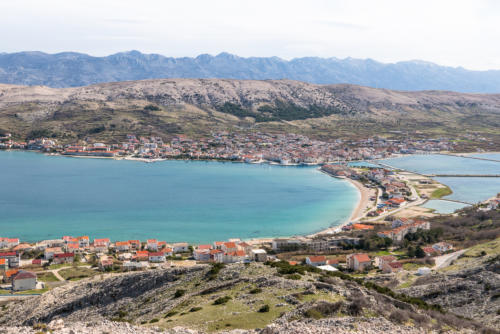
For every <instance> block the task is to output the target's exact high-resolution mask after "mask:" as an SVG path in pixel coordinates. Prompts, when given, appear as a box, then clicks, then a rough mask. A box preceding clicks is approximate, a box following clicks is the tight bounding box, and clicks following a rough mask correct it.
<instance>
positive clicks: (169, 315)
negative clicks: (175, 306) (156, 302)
mask: <svg viewBox="0 0 500 334" xmlns="http://www.w3.org/2000/svg"><path fill="white" fill-rule="evenodd" d="M177 313H179V312H177V311H170V312H168V313H167V314H165V317H164V318H168V317H172V316H174V315H176V314H177Z"/></svg>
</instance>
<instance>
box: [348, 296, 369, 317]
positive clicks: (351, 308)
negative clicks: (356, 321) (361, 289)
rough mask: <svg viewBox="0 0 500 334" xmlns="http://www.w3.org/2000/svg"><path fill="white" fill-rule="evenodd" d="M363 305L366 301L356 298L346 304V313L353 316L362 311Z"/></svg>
mask: <svg viewBox="0 0 500 334" xmlns="http://www.w3.org/2000/svg"><path fill="white" fill-rule="evenodd" d="M365 305H366V303H365V300H364V299H362V298H356V299H354V300H353V301H352V302H351V303H350V304H349V305H348V306H347V313H349V314H350V315H353V316H358V315H360V314H361V312H363V307H364V306H365Z"/></svg>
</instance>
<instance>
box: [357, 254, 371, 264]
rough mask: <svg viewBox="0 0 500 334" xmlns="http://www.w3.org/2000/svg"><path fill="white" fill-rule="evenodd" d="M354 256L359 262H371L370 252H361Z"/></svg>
mask: <svg viewBox="0 0 500 334" xmlns="http://www.w3.org/2000/svg"><path fill="white" fill-rule="evenodd" d="M353 257H354V258H355V259H356V260H357V261H358V262H359V263H361V262H370V261H371V260H370V257H369V256H368V254H365V253H361V254H354V255H353Z"/></svg>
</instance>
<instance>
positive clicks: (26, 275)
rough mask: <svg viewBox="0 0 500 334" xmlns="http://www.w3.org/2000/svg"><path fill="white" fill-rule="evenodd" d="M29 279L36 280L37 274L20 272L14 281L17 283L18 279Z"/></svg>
mask: <svg viewBox="0 0 500 334" xmlns="http://www.w3.org/2000/svg"><path fill="white" fill-rule="evenodd" d="M27 278H36V274H34V273H32V272H29V271H20V272H18V273H17V274H16V275H15V276H14V277H13V278H12V279H13V280H15V281H16V280H18V279H27Z"/></svg>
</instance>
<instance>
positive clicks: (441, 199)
mask: <svg viewBox="0 0 500 334" xmlns="http://www.w3.org/2000/svg"><path fill="white" fill-rule="evenodd" d="M433 201H447V202H453V203H460V204H466V205H474V203H469V202H464V201H459V200H456V199H447V198H439V199H435V200H433Z"/></svg>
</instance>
